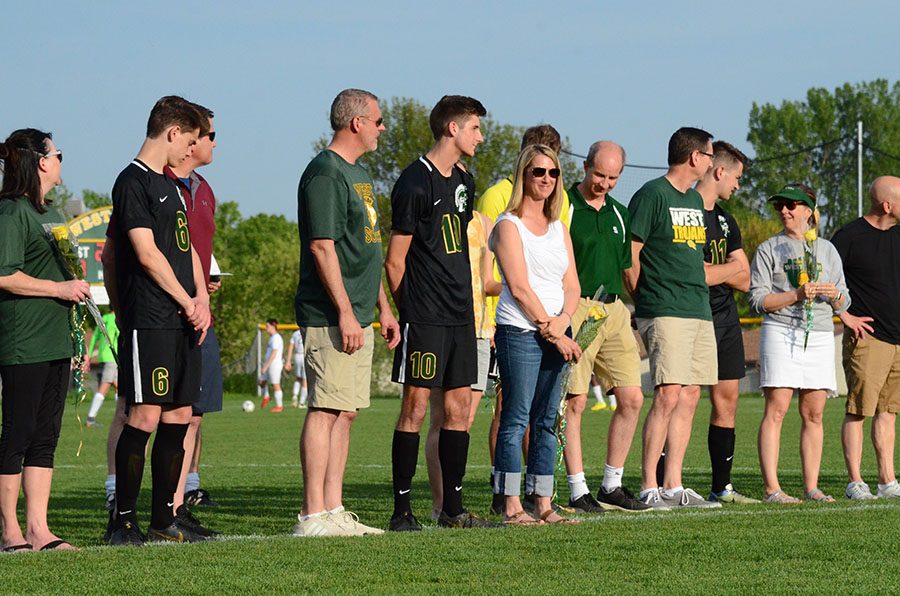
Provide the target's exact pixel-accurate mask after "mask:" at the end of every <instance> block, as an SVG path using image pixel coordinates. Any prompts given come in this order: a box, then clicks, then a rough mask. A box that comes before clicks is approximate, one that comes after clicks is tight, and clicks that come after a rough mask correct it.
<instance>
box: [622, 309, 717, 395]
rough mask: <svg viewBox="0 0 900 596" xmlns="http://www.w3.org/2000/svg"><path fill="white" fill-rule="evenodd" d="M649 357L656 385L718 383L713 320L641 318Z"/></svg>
mask: <svg viewBox="0 0 900 596" xmlns="http://www.w3.org/2000/svg"><path fill="white" fill-rule="evenodd" d="M637 326H638V331H639V332H640V334H641V339H643V340H644V346H646V348H647V353H648V354H649V355H650V377H651V378H652V379H653V385H654V386H659V385H715V384H716V383H718V382H719V362H718V354H717V352H716V332H715V330H714V329H713V324H712V321H704V320H702V319H682V318H679V317H655V318H652V319H638V320H637Z"/></svg>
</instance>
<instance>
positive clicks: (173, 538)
mask: <svg viewBox="0 0 900 596" xmlns="http://www.w3.org/2000/svg"><path fill="white" fill-rule="evenodd" d="M204 540H209V537H208V536H201V535H200V534H197V533H196V532H194V531H193V530H191V529H190V528H188V527H187V526H185V525H183V524H182V523H181V522H180V521H179V520H178V519H176V520H175V521H173V522H172V523H171V524H170V525H169V526H168V527H166V528H163V529H162V530H157V529H156V528H153V527H151V528H150V529H149V530H147V541H148V542H203V541H204Z"/></svg>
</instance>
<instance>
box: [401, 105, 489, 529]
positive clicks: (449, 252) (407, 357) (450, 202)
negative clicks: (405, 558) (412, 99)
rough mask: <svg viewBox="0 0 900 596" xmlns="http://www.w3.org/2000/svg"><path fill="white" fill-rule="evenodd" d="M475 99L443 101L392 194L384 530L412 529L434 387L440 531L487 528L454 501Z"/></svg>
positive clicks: (462, 465) (463, 443)
mask: <svg viewBox="0 0 900 596" xmlns="http://www.w3.org/2000/svg"><path fill="white" fill-rule="evenodd" d="M485 114H486V112H485V109H484V106H482V105H481V102H479V101H478V100H476V99H473V98H471V97H463V96H459V95H446V96H444V97H443V98H441V100H440V101H439V102H438V103H437V105H435V106H434V109H432V111H431V116H430V118H429V123H430V126H431V132H432V134H433V135H434V139H435V143H434V145H433V146H432V148H431V149H430V150H429V151H428V153H426V154H425V155H424V156H422V157H420V158H419V159H417V160H416V161H414V162H413V163H412V164H410V165H409V166H408V167H407V168H406V169H405V170H403V173H402V174H400V178H399V179H398V180H397V183H396V184H395V185H394V189H393V191H392V192H391V208H392V211H393V216H392V222H391V240H390V243H389V245H388V251H387V257H386V258H385V270H386V272H387V278H388V284H389V286H390V289H391V292H392V294H393V295H394V302H395V303H396V304H397V307H398V309H399V310H400V332H401V336H402V340H401V344H400V346H398V348H397V350H396V352H395V354H394V370H393V380H394V381H395V382H397V383H402V384H403V402H402V405H401V408H400V418H399V420H398V421H397V427H396V430H395V431H394V440H393V447H392V451H391V460H392V468H393V488H394V514H393V516H392V518H391V522H390V529H391V530H395V531H411V530H412V531H415V530H420V529H421V526H420V525H419V522H418V521H417V520H416V518H415V516H414V515H413V513H412V507H411V505H410V490H411V488H410V487H411V484H412V478H413V476H414V475H415V472H416V460H417V459H418V453H419V430H420V429H421V427H422V422H423V421H424V420H425V413H426V411H427V408H428V398H429V395H430V393H431V391H432V390H437V391H442V392H443V398H444V399H443V404H444V421H445V422H444V426H443V427H442V428H441V431H440V438H439V440H438V459H439V460H440V463H441V470H442V473H443V489H444V503H443V511H442V512H441V514H440V517H439V519H438V523H439V524H440V525H441V526H445V527H466V528H468V527H488V526H494V525H496V524H493V523H491V522H488V521H486V520H483V519H481V518H479V517H477V516H475V515H472V514H471V513H469V512H468V511H466V510H465V508H464V507H463V504H462V478H463V476H464V475H465V472H466V460H467V457H468V451H469V433H468V430H469V429H468V419H469V411H470V402H471V399H472V393H471V389H470V386H471V385H472V383H474V382H475V378H476V376H477V361H476V358H477V352H476V343H475V321H474V314H473V308H472V278H471V272H470V269H469V247H468V241H467V236H466V228H467V225H468V222H469V220H470V219H472V209H473V201H474V200H475V181H474V179H473V177H472V175H471V174H469V173H468V172H467V171H466V170H465V169H464V168H463V167H462V166H461V165H460V163H459V160H460V158H461V157H462V156H467V157H472V156H474V155H475V149H476V147H478V145H479V144H481V143H482V141H483V140H484V138H483V137H482V135H481V120H480V118H481V117H482V116H484V115H485Z"/></svg>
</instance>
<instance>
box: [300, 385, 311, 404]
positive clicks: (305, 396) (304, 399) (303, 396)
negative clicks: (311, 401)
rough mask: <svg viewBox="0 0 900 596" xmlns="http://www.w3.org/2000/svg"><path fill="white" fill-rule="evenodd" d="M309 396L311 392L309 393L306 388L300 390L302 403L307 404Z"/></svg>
mask: <svg viewBox="0 0 900 596" xmlns="http://www.w3.org/2000/svg"><path fill="white" fill-rule="evenodd" d="M308 396H309V391H307V389H306V387H302V388H301V389H300V403H301V404H305V403H306V398H307V397H308Z"/></svg>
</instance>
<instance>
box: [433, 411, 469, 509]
mask: <svg viewBox="0 0 900 596" xmlns="http://www.w3.org/2000/svg"><path fill="white" fill-rule="evenodd" d="M438 459H439V460H440V462H441V474H442V476H443V484H444V513H446V514H447V515H449V516H450V517H454V516H456V515H459V514H460V513H462V512H463V511H465V509H464V508H463V504H462V480H463V476H465V475H466V461H467V460H468V459H469V433H467V432H466V431H463V430H448V429H446V428H442V429H441V434H440V437H439V438H438Z"/></svg>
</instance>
